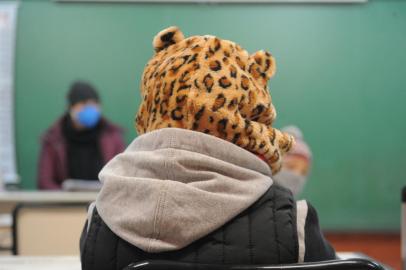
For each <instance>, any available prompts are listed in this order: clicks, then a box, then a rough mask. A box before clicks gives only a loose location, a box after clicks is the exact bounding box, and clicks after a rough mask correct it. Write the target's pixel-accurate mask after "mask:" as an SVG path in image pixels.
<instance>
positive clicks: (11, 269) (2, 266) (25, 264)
mask: <svg viewBox="0 0 406 270" xmlns="http://www.w3.org/2000/svg"><path fill="white" fill-rule="evenodd" d="M55 269H58V270H80V269H81V266H80V260H79V256H77V257H76V256H46V257H42V256H35V257H29V256H4V257H3V256H0V270H55Z"/></svg>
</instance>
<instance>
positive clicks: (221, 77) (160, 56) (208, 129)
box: [80, 27, 335, 270]
mask: <svg viewBox="0 0 406 270" xmlns="http://www.w3.org/2000/svg"><path fill="white" fill-rule="evenodd" d="M153 45H154V48H155V51H156V53H155V55H154V56H153V58H152V59H151V60H150V61H149V62H148V64H147V66H146V68H145V70H144V74H143V77H142V82H141V96H142V99H141V100H142V102H141V104H140V108H139V111H138V115H137V117H136V124H135V125H136V129H137V131H138V134H139V135H141V136H139V137H138V138H136V139H135V140H134V141H133V142H132V143H131V145H130V146H129V147H128V148H127V149H126V150H125V151H124V153H122V154H119V155H118V156H116V157H115V158H114V159H112V160H111V161H110V162H109V163H108V164H107V165H106V166H105V167H104V168H103V169H102V171H101V172H100V180H101V182H102V183H103V185H102V188H101V191H100V193H99V195H98V197H97V200H96V203H94V204H92V205H91V206H90V207H89V217H88V221H87V223H86V225H85V226H84V229H83V233H82V237H81V245H80V246H81V261H82V269H84V270H89V269H98V270H103V269H122V268H124V267H125V266H127V265H128V264H130V263H134V262H141V261H144V260H151V259H155V260H174V261H183V262H194V263H218V264H280V263H297V262H303V261H317V260H327V259H333V258H335V252H334V250H333V249H332V248H331V247H330V245H329V244H328V243H327V242H326V241H325V239H324V237H323V235H322V233H321V231H320V229H319V225H318V220H317V215H316V212H315V210H314V209H313V208H312V207H311V206H310V204H307V203H306V202H305V201H301V202H298V203H296V202H295V200H294V199H293V197H292V193H291V192H290V191H289V190H287V189H286V188H283V187H281V186H279V185H277V184H275V183H274V182H273V181H272V178H271V176H272V174H273V173H277V172H278V170H279V169H280V166H281V158H282V155H283V154H284V153H285V152H287V151H288V150H289V149H290V148H291V146H292V144H293V138H292V137H291V136H290V135H288V134H286V133H282V132H281V131H279V130H277V129H275V128H273V127H272V123H273V121H274V118H275V115H276V114H275V110H274V107H273V105H272V103H271V97H270V94H269V91H268V88H267V81H268V79H269V78H270V77H271V76H272V75H273V74H274V72H275V60H274V58H273V57H272V56H271V55H270V54H269V53H266V52H264V51H259V52H257V53H255V54H253V55H249V54H248V53H247V51H245V50H243V49H242V48H241V47H240V46H239V45H237V44H235V43H234V42H231V41H228V40H221V39H219V38H217V37H214V36H193V37H190V38H187V39H185V38H184V36H183V34H182V33H181V32H180V30H179V29H178V28H176V27H170V28H168V29H165V30H163V31H161V32H160V33H159V34H158V35H157V36H156V37H155V39H154V41H153ZM260 157H261V158H260Z"/></svg>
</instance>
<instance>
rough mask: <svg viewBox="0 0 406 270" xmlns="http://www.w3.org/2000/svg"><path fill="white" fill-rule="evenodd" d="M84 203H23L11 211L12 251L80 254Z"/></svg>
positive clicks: (26, 254) (19, 252) (85, 205)
mask: <svg viewBox="0 0 406 270" xmlns="http://www.w3.org/2000/svg"><path fill="white" fill-rule="evenodd" d="M86 208H87V204H86V203H58V204H53V203H40V204H37V203H24V204H18V205H17V206H16V208H15V209H14V212H13V253H14V255H24V256H33V255H40V256H50V255H79V238H80V234H81V232H82V229H83V226H84V224H85V221H86V217H87V211H86Z"/></svg>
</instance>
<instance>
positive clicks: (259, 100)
mask: <svg viewBox="0 0 406 270" xmlns="http://www.w3.org/2000/svg"><path fill="white" fill-rule="evenodd" d="M153 46H154V49H155V55H154V56H153V57H152V59H151V60H150V61H149V62H148V64H147V65H146V67H145V70H144V74H143V76H142V82H141V95H142V103H141V105H140V108H139V111H138V114H137V117H136V129H137V131H138V134H143V133H146V132H149V131H152V130H156V129H161V128H167V127H176V128H184V129H190V130H195V131H200V132H204V133H207V134H210V135H213V136H216V137H218V138H221V139H224V140H227V141H229V142H232V143H234V144H236V145H238V146H240V147H242V148H244V149H246V150H248V151H250V152H252V153H254V154H256V155H258V156H259V157H261V158H262V159H263V160H264V161H265V162H267V163H268V165H269V166H270V167H271V170H272V173H273V174H275V173H277V172H278V171H279V170H280V167H281V157H282V155H283V154H284V153H286V152H287V151H289V149H290V148H291V146H292V144H293V137H292V136H290V135H288V134H287V133H283V132H281V131H279V130H277V129H275V128H273V127H272V123H273V121H274V119H275V117H276V112H275V109H274V106H273V105H272V102H271V96H270V94H269V91H268V87H267V82H268V80H269V79H270V78H271V77H272V76H273V75H274V73H275V59H274V58H273V57H272V55H271V54H269V53H267V52H264V51H258V52H256V53H254V54H253V55H249V54H248V53H247V51H245V50H244V49H242V48H241V47H240V46H239V45H237V44H235V43H234V42H232V41H228V40H221V39H219V38H217V37H214V36H192V37H189V38H185V37H184V36H183V34H182V32H181V31H180V30H179V29H178V28H177V27H169V28H167V29H165V30H163V31H161V32H160V33H158V34H157V35H156V37H155V38H154V40H153Z"/></svg>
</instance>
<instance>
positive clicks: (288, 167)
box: [272, 126, 312, 196]
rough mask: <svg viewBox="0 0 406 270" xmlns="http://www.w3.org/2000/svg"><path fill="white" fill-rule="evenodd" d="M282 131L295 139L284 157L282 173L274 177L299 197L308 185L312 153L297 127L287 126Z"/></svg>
mask: <svg viewBox="0 0 406 270" xmlns="http://www.w3.org/2000/svg"><path fill="white" fill-rule="evenodd" d="M281 130H282V131H284V132H286V133H288V134H290V135H292V136H293V137H294V138H295V142H296V143H295V144H294V145H293V146H292V149H291V150H290V151H289V152H288V153H287V154H286V155H285V156H284V157H283V161H282V169H281V171H280V172H279V173H278V174H277V175H275V176H273V177H272V179H273V180H275V182H276V183H278V184H279V185H281V186H283V187H286V188H288V189H290V190H291V191H292V193H293V195H294V196H298V195H299V194H300V193H301V192H302V190H303V187H304V185H305V183H306V180H307V177H308V176H309V172H310V168H311V165H312V152H311V151H310V148H309V146H308V145H307V144H306V142H305V141H304V139H303V134H302V131H301V130H300V129H299V128H298V127H296V126H287V127H284V128H282V129H281Z"/></svg>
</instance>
